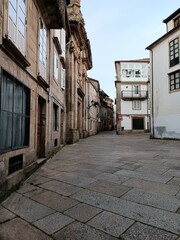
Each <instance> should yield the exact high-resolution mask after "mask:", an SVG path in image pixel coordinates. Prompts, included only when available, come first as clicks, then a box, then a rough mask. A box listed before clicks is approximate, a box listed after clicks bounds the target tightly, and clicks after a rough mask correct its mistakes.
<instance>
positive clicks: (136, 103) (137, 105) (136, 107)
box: [133, 100, 141, 110]
mask: <svg viewBox="0 0 180 240" xmlns="http://www.w3.org/2000/svg"><path fill="white" fill-rule="evenodd" d="M133 109H134V110H140V109H141V102H140V101H137V100H136V101H133Z"/></svg>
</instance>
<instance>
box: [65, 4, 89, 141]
mask: <svg viewBox="0 0 180 240" xmlns="http://www.w3.org/2000/svg"><path fill="white" fill-rule="evenodd" d="M67 10H68V19H69V26H70V30H71V38H70V41H69V43H68V45H67V55H66V57H67V58H66V71H67V72H66V90H67V91H66V106H67V108H66V132H67V134H66V142H67V143H74V142H77V141H79V139H80V138H83V137H87V136H88V132H87V129H86V114H87V109H86V106H87V104H86V87H87V85H86V82H87V80H88V77H87V71H88V70H89V69H91V68H92V56H91V47H90V41H89V39H88V38H87V34H86V29H85V23H84V19H83V16H82V13H81V10H80V0H71V1H70V5H69V6H68V9H67Z"/></svg>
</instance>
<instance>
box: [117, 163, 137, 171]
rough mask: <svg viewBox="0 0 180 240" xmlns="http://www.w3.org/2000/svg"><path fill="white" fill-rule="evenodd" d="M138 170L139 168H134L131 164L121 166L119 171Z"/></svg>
mask: <svg viewBox="0 0 180 240" xmlns="http://www.w3.org/2000/svg"><path fill="white" fill-rule="evenodd" d="M138 168H139V166H136V165H134V164H133V163H132V164H127V163H126V164H124V165H122V166H121V169H126V170H136V169H138Z"/></svg>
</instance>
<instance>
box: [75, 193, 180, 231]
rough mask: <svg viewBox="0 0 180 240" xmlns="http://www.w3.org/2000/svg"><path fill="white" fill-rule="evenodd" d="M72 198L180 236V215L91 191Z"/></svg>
mask: <svg viewBox="0 0 180 240" xmlns="http://www.w3.org/2000/svg"><path fill="white" fill-rule="evenodd" d="M72 198H74V199H76V200H78V201H81V202H84V203H86V204H90V205H92V206H95V207H99V208H102V209H104V210H107V211H110V212H113V213H116V214H119V215H121V216H124V217H127V218H130V219H133V220H136V221H140V222H143V223H146V224H149V225H152V226H154V227H158V228H161V229H164V230H167V231H170V232H173V233H175V234H180V215H179V214H177V213H172V212H168V211H164V210H161V209H156V208H153V207H149V206H144V205H141V204H138V203H134V202H131V201H128V200H124V199H119V198H116V197H112V196H107V195H105V194H102V193H97V192H93V191H90V190H84V191H81V192H79V193H78V194H74V195H73V196H72Z"/></svg>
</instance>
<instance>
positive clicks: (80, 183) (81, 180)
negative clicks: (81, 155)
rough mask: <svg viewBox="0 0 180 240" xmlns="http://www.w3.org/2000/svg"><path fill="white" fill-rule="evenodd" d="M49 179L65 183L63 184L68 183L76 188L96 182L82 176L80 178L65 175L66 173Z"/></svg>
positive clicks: (72, 174)
mask: <svg viewBox="0 0 180 240" xmlns="http://www.w3.org/2000/svg"><path fill="white" fill-rule="evenodd" d="M51 178H52V179H56V180H58V181H62V182H65V183H69V184H72V185H75V186H78V187H83V186H85V185H87V184H90V183H92V182H94V181H96V180H94V179H93V178H87V177H84V176H80V175H78V174H74V173H67V172H61V173H59V174H57V175H55V176H52V177H51Z"/></svg>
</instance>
